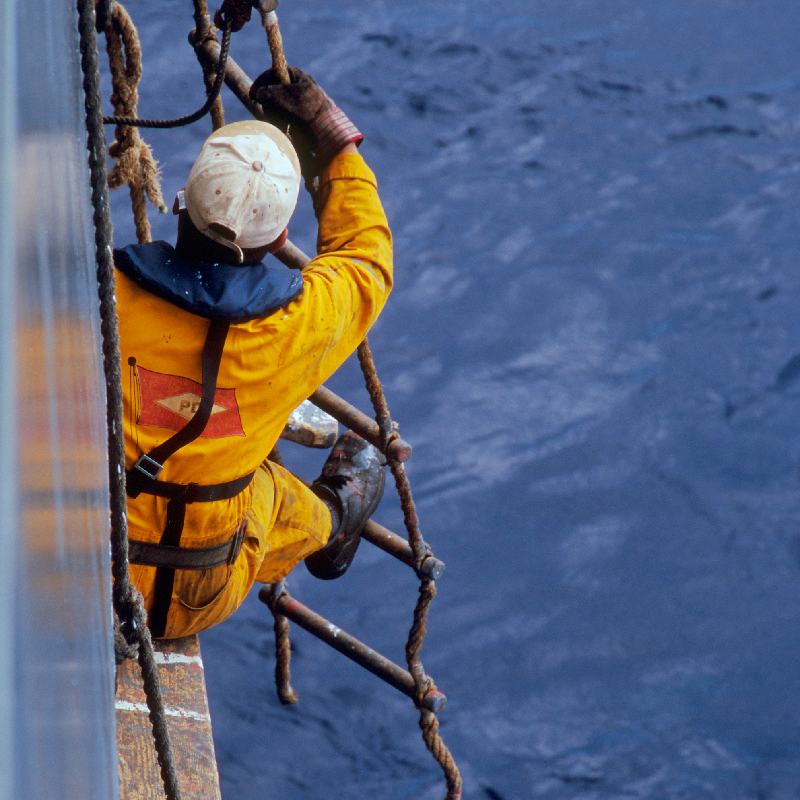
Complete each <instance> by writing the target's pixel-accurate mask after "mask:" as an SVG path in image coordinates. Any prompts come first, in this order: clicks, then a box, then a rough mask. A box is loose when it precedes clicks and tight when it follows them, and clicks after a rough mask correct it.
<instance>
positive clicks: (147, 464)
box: [133, 453, 164, 481]
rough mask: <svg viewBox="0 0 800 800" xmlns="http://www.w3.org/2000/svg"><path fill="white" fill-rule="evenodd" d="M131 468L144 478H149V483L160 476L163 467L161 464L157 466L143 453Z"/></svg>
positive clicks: (156, 462) (152, 459)
mask: <svg viewBox="0 0 800 800" xmlns="http://www.w3.org/2000/svg"><path fill="white" fill-rule="evenodd" d="M133 468H134V469H135V470H138V471H139V472H141V473H142V475H144V476H145V477H147V478H150V480H151V481H154V480H155V479H156V478H157V477H158V476H159V475H160V474H161V470H163V469H164V466H163V464H159V463H158V461H156V460H155V459H154V458H150V456H149V455H147V453H143V454H142V455H140V456H139V458H138V459H137V460H136V463H135V464H134V465H133Z"/></svg>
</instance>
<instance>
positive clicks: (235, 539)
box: [128, 522, 247, 570]
mask: <svg viewBox="0 0 800 800" xmlns="http://www.w3.org/2000/svg"><path fill="white" fill-rule="evenodd" d="M246 529H247V525H246V523H245V522H242V524H241V525H239V527H238V528H237V529H236V532H235V533H234V534H233V536H231V538H230V539H228V540H227V541H226V542H223V543H222V544H218V545H216V546H214V547H174V546H172V545H165V544H158V543H156V542H141V541H138V540H136V539H129V540H128V548H129V559H130V562H131V564H144V565H146V566H150V567H166V568H168V569H170V570H175V569H196V570H207V569H214V567H219V566H222V565H223V564H233V562H234V561H236V558H237V556H238V555H239V553H240V551H241V549H242V543H243V542H244V534H245V530H246Z"/></svg>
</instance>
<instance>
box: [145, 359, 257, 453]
mask: <svg viewBox="0 0 800 800" xmlns="http://www.w3.org/2000/svg"><path fill="white" fill-rule="evenodd" d="M136 371H137V372H138V374H139V389H140V390H141V393H142V398H141V399H142V402H141V410H140V411H139V418H138V419H137V422H138V423H139V425H158V426H160V427H162V428H169V429H170V430H173V431H177V430H180V429H181V428H182V427H183V426H184V425H185V424H186V423H187V422H188V421H189V420H190V419H191V418H192V417H193V416H194V414H195V412H196V411H197V408H198V406H199V405H200V399H201V397H202V391H203V389H202V386H201V385H200V384H199V383H197V381H193V380H190V379H189V378H183V377H181V376H180V375H166V374H164V373H162V372H153V371H152V370H149V369H145V368H144V367H137V368H136ZM244 435H245V434H244V428H243V427H242V419H241V417H240V416H239V406H238V404H237V403H236V390H235V389H217V391H216V392H215V393H214V406H213V408H212V409H211V418H210V419H209V420H208V425H206V429H205V430H204V431H203V433H202V434H201V437H202V438H204V439H220V438H222V437H224V436H244Z"/></svg>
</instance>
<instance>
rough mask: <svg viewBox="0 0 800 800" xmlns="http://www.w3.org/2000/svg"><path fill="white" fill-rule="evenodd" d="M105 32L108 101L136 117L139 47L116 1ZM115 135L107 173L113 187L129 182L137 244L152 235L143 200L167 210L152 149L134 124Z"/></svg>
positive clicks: (127, 17)
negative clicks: (109, 78) (108, 85)
mask: <svg viewBox="0 0 800 800" xmlns="http://www.w3.org/2000/svg"><path fill="white" fill-rule="evenodd" d="M105 35H106V51H107V53H108V63H109V70H110V72H111V86H112V94H111V103H112V105H113V106H114V111H115V112H116V114H117V115H118V116H123V117H135V116H136V106H137V104H138V102H139V81H140V80H141V78H142V49H141V46H140V44H139V35H138V33H137V31H136V26H135V25H134V24H133V21H132V20H131V18H130V15H129V14H128V12H127V11H126V10H125V8H124V6H123V5H122V4H121V3H119V2H116V3H115V4H114V8H113V11H112V13H111V16H110V17H109V19H108V24H107V25H106V28H105ZM114 136H115V141H114V142H113V143H112V145H111V147H109V153H110V154H111V156H112V157H113V158H114V159H116V163H115V164H114V168H113V169H112V170H111V173H110V174H109V176H108V185H109V186H110V187H111V188H112V189H116V188H118V187H120V186H123V185H125V184H127V185H128V189H129V191H130V196H131V207H132V209H133V219H134V223H135V225H136V238H137V239H138V241H139V244H144V243H145V242H149V241H150V240H151V238H152V236H151V233H150V221H149V220H148V219H147V203H146V201H147V200H148V199H149V200H150V202H151V203H152V204H153V205H154V206H155V207H156V208H157V209H158V210H159V211H160V212H161V213H162V214H165V213H166V211H167V207H166V205H165V204H164V198H163V196H162V194H161V186H160V185H159V180H158V165H157V163H156V160H155V158H154V157H153V151H152V150H151V149H150V146H149V145H148V144H146V143H145V142H144V141H143V140H142V138H141V136H140V135H139V131H138V130H137V129H136V128H133V127H130V126H129V125H117V128H116V130H115V131H114Z"/></svg>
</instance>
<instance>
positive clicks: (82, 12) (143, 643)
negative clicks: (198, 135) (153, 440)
mask: <svg viewBox="0 0 800 800" xmlns="http://www.w3.org/2000/svg"><path fill="white" fill-rule="evenodd" d="M95 25H96V18H95V10H94V2H92V0H78V31H79V35H80V51H81V70H82V73H83V90H84V105H85V110H86V131H87V146H88V151H89V159H88V160H89V174H90V178H91V189H92V207H93V210H94V211H93V217H92V219H93V222H94V231H95V259H96V262H97V282H98V295H99V306H100V330H101V334H102V340H103V370H104V373H105V382H106V393H107V394H106V422H107V432H108V469H109V495H110V508H109V514H110V524H111V574H112V577H113V579H114V583H113V588H112V600H113V603H114V609H115V611H116V612H117V614H118V615H119V618H120V629H121V631H122V633H123V635H124V636H125V638H126V640H127V641H128V642H129V643H131V644H132V643H133V642H136V641H138V643H139V663H140V665H141V667H142V677H143V682H144V689H145V694H146V697H147V705H148V708H149V710H150V720H151V722H152V725H153V737H154V740H155V744H156V751H157V755H158V762H159V766H160V768H161V777H162V780H163V782H164V792H165V795H166V797H167V800H180V797H181V793H180V787H179V786H178V779H177V775H176V773H175V767H174V763H173V760H172V748H171V746H170V741H169V732H168V730H167V722H166V714H165V712H164V703H163V699H162V697H161V689H160V684H159V680H158V667H157V666H156V664H155V658H154V656H153V647H152V641H151V639H150V634H149V631H148V630H147V620H146V615H145V611H144V603H143V601H142V596H141V595H140V594H139V592H138V591H137V590H136V589H135V588H134V587H133V585H132V584H131V582H130V576H129V574H128V526H127V516H126V510H127V503H126V495H125V442H124V433H123V427H122V377H121V372H120V350H119V332H118V325H117V313H116V300H115V297H114V264H113V259H112V255H111V238H112V234H111V220H110V216H109V206H108V187H107V179H106V165H105V153H106V147H105V134H104V133H103V119H102V114H101V106H100V69H99V65H98V57H97V33H96V30H95Z"/></svg>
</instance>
